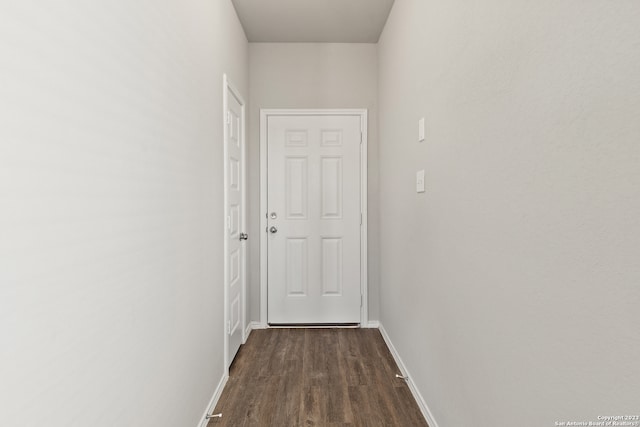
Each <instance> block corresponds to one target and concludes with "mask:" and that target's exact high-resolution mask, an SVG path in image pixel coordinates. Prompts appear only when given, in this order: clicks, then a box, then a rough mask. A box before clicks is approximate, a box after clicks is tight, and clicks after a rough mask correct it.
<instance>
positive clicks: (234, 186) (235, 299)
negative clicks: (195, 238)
mask: <svg viewBox="0 0 640 427" xmlns="http://www.w3.org/2000/svg"><path fill="white" fill-rule="evenodd" d="M225 90H227V94H226V96H227V103H226V104H227V111H226V124H225V125H226V127H227V128H226V132H225V144H226V148H225V152H226V159H225V161H226V174H227V176H226V177H225V185H226V189H225V198H226V208H225V210H226V222H227V223H226V226H227V233H226V236H227V242H226V253H227V256H226V262H227V267H226V280H227V285H226V288H227V296H226V297H227V301H226V307H227V319H226V325H225V327H226V331H225V332H226V333H227V334H228V346H227V350H228V353H227V359H226V360H227V366H228V365H230V364H231V362H232V361H233V358H234V357H235V355H236V353H237V352H238V349H239V348H240V345H241V344H242V340H243V332H244V331H243V329H244V327H243V321H242V319H243V317H244V313H243V311H244V289H243V288H244V280H245V278H244V276H245V256H246V250H245V248H244V245H245V243H244V239H245V235H244V233H243V231H244V230H243V228H242V227H244V222H245V221H244V206H243V205H244V199H245V197H244V191H245V186H244V182H243V181H244V156H243V155H244V153H243V146H242V144H243V142H244V136H243V132H244V123H243V120H244V117H243V106H242V105H241V102H240V101H239V99H238V98H236V96H235V94H234V92H233V91H232V90H231V89H230V88H229V87H226V88H225Z"/></svg>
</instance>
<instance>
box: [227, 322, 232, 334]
mask: <svg viewBox="0 0 640 427" xmlns="http://www.w3.org/2000/svg"><path fill="white" fill-rule="evenodd" d="M227 335H231V320H227Z"/></svg>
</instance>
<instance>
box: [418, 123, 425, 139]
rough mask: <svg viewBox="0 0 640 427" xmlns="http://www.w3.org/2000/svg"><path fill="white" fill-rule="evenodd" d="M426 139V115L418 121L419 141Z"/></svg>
mask: <svg viewBox="0 0 640 427" xmlns="http://www.w3.org/2000/svg"><path fill="white" fill-rule="evenodd" d="M422 141H424V117H423V118H421V119H420V120H419V121H418V142H422Z"/></svg>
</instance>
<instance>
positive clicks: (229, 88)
mask: <svg viewBox="0 0 640 427" xmlns="http://www.w3.org/2000/svg"><path fill="white" fill-rule="evenodd" d="M229 92H231V93H232V94H233V96H235V98H236V99H237V100H238V101H239V103H240V106H241V107H242V132H241V138H240V150H241V172H240V174H241V176H242V185H241V188H242V209H241V212H240V216H241V220H240V230H246V229H247V168H246V164H247V152H246V137H245V134H246V128H247V125H246V120H245V118H246V114H245V113H246V105H247V104H246V103H245V101H244V98H243V97H242V95H241V94H240V91H238V89H236V87H235V86H234V85H233V84H232V83H231V82H230V81H229V79H228V78H227V75H226V74H223V75H222V94H223V95H222V123H223V126H222V127H223V128H224V135H223V140H222V141H223V145H224V154H223V163H224V207H223V209H224V213H223V215H222V217H223V224H222V227H223V229H224V322H223V336H224V370H225V375H226V376H229V364H230V362H231V361H230V360H229V332H228V331H229V329H228V324H227V323H228V321H229V310H230V308H229V228H228V226H227V203H228V201H229V200H228V188H229V182H228V181H229V170H228V167H227V166H228V165H227V156H228V155H229V152H228V151H229V150H228V148H227V138H228V137H229V127H228V126H227V110H228V109H229V96H228V94H229ZM243 232H244V231H243ZM241 251H242V265H241V266H240V269H241V271H242V284H241V287H242V301H241V302H240V318H241V325H242V326H241V327H242V343H243V344H244V343H245V342H246V340H247V336H246V322H247V320H246V299H247V245H246V243H245V244H243V245H242V249H241Z"/></svg>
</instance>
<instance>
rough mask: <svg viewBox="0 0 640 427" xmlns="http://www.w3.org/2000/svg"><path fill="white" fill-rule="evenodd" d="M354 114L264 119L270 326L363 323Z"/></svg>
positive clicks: (357, 125)
mask: <svg viewBox="0 0 640 427" xmlns="http://www.w3.org/2000/svg"><path fill="white" fill-rule="evenodd" d="M361 138H362V135H361V118H360V116H359V115H335V116H331V115H295V116H286V115H283V116H269V117H268V123H267V147H268V160H267V162H268V196H267V199H268V202H267V204H268V219H267V228H268V230H267V233H268V244H267V247H268V290H267V294H268V322H269V323H270V324H327V323H331V324H334V323H359V322H360V305H361V291H360V271H361V270H360V266H361V264H360V262H361V253H360V248H361V241H360V233H361V210H360V188H361V183H360V177H361V174H360V144H361Z"/></svg>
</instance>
